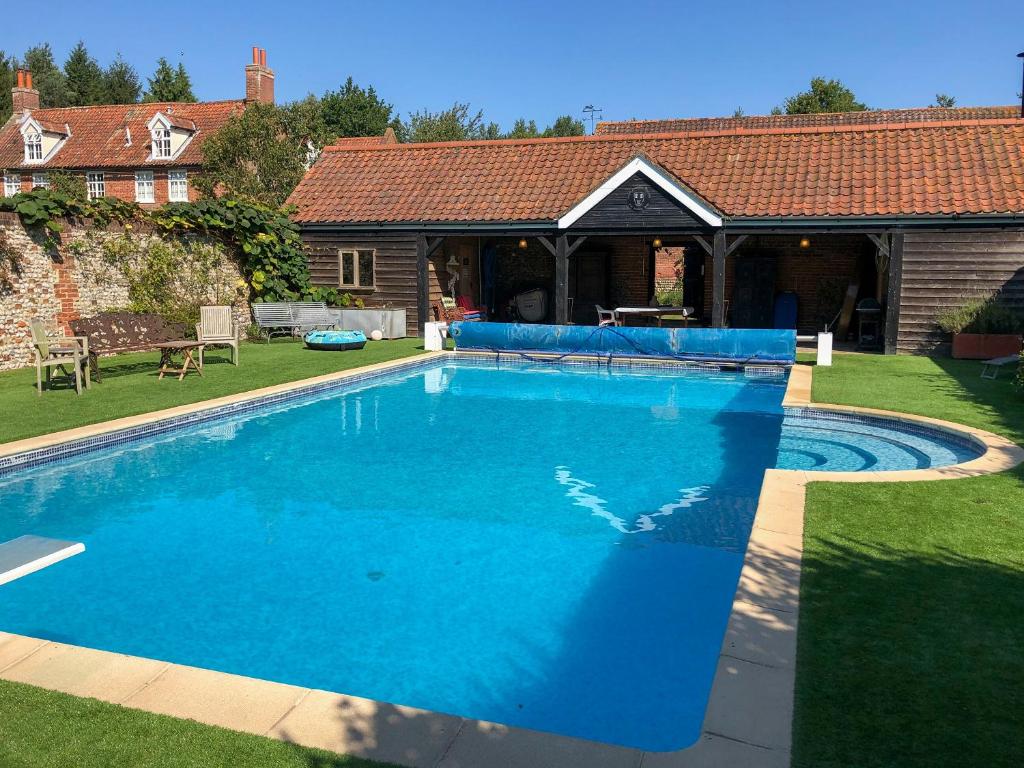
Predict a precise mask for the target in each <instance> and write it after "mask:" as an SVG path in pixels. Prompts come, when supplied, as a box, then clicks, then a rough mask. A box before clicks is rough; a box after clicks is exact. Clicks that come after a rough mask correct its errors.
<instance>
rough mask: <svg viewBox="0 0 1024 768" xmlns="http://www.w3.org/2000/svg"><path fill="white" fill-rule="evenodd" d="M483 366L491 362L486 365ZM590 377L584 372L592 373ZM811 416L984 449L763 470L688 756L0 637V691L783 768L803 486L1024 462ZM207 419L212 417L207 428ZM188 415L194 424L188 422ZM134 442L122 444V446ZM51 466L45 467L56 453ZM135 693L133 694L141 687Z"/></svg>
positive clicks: (384, 732)
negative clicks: (12, 684) (5, 684)
mask: <svg viewBox="0 0 1024 768" xmlns="http://www.w3.org/2000/svg"><path fill="white" fill-rule="evenodd" d="M450 354H451V353H444V352H442V353H435V354H430V355H422V356H417V357H415V358H412V359H403V360H399V361H394V362H390V363H382V364H377V365H375V366H368V367H366V368H360V369H355V370H353V371H344V372H341V373H339V374H330V375H328V376H326V377H318V378H317V379H309V380H305V381H302V382H294V383H291V384H287V385H280V386H278V387H269V388H266V389H263V390H256V391H253V392H248V393H243V394H240V395H233V396H230V397H227V398H219V399H217V400H211V401H206V402H203V403H196V404H193V405H190V406H183V407H181V408H174V409H169V410H167V411H160V412H157V413H154V414H145V415H141V416H135V417H130V418H128V419H119V420H117V421H115V422H106V423H104V424H98V425H93V426H91V427H83V428H79V429H75V430H69V431H67V432H62V433H56V434H54V435H48V436H46V437H44V438H33V439H31V440H25V441H19V442H18V443H9V444H7V445H3V446H0V456H3V457H10V456H12V455H16V454H19V453H20V454H24V453H25V452H29V451H39V450H47V449H49V448H52V447H53V446H55V445H56V444H58V443H61V442H65V441H69V440H82V439H86V440H88V439H89V438H95V437H97V436H105V435H111V434H117V433H118V431H119V430H121V431H123V430H131V429H136V428H140V427H143V426H144V425H147V424H155V425H160V424H162V423H163V422H165V421H167V420H172V424H171V426H169V427H168V429H174V428H177V426H176V424H177V423H178V422H173V420H174V419H175V418H179V419H182V417H184V418H183V419H182V420H183V422H184V423H183V424H182V426H185V425H187V424H191V423H197V422H199V421H203V420H207V419H210V418H215V417H216V416H219V415H220V414H221V413H222V412H223V410H222V408H223V406H233V405H235V404H239V406H240V407H241V408H243V409H244V408H246V407H247V406H248V408H253V407H260V406H262V405H264V404H265V403H267V402H277V401H278V400H274V399H273V398H275V397H277V396H278V395H281V396H282V397H281V398H280V399H282V400H284V399H292V398H295V397H302V396H305V395H306V394H315V393H317V392H320V391H322V390H323V389H328V388H334V387H338V386H343V384H344V382H356V381H365V380H367V379H370V378H374V377H376V376H379V375H382V374H383V373H390V372H394V371H396V370H403V369H408V370H415V369H416V368H418V367H421V366H427V365H430V364H432V363H433V362H434V361H436V360H437V359H444V358H448V357H450ZM460 357H462V355H461V354H460ZM484 357H488V358H489V359H493V356H487V355H485V356H484ZM588 364H590V365H593V361H589V363H588ZM601 365H604V363H601ZM661 367H664V366H661ZM811 376H812V373H811V369H810V368H809V367H807V366H795V367H794V368H793V369H792V370H791V373H790V378H789V380H788V382H787V391H786V396H785V399H784V401H783V405H784V407H786V408H795V409H800V408H809V407H810V406H811V399H810V394H811ZM814 410H815V411H817V410H828V411H831V412H841V413H849V414H854V415H859V416H861V417H871V418H879V419H885V420H892V421H898V422H900V424H901V425H902V424H908V423H909V424H916V425H921V426H922V428H924V427H925V426H927V427H928V428H930V429H933V430H935V429H938V430H940V431H944V432H948V433H950V434H953V435H960V436H963V435H967V436H968V437H969V439H970V440H973V441H975V443H976V444H977V445H979V447H985V449H986V452H985V454H984V455H983V456H981V457H980V458H978V459H975V460H973V461H970V462H967V463H965V464H961V465H957V466H954V467H945V468H940V469H935V470H908V471H901V472H874V473H856V472H802V471H793V470H780V469H769V470H767V471H766V472H765V479H764V482H763V484H762V488H761V494H760V497H759V499H758V507H757V511H756V513H755V517H754V522H753V528H752V530H751V535H750V539H749V542H748V545H747V551H746V554H745V557H744V564H743V568H742V571H741V574H740V580H739V584H738V587H737V590H736V596H735V598H734V601H733V606H732V612H731V614H730V618H729V624H728V627H727V630H726V634H725V638H724V639H723V642H722V648H721V651H720V655H719V664H718V670H717V673H716V675H715V680H714V683H713V685H712V691H711V696H710V698H709V703H708V709H707V713H706V716H705V721H704V729H703V731H704V732H703V734H702V736H701V738H700V739H699V740H698V742H697V743H696V744H695V745H694V746H692V747H689V748H688V749H683V750H679V751H677V752H662V753H654V752H642V751H639V750H635V749H627V748H622V747H615V746H611V745H606V744H600V743H597V742H592V741H585V740H581V739H572V738H568V737H563V736H558V735H554V734H548V733H542V732H538V731H529V730H525V729H519V728H510V727H507V726H502V725H498V724H495V723H486V722H482V721H476V720H469V719H465V718H458V717H454V716H451V715H445V714H440V713H436V712H427V711H424V710H416V709H413V708H409V707H400V706H396V705H392V704H387V703H383V702H377V701H372V700H369V699H361V698H358V697H353V696H346V695H344V694H337V693H330V692H326V691H316V690H311V689H305V688H296V687H294V686H290V685H285V684H281V683H273V682H268V681H265V680H256V679H253V678H245V677H239V676H237V675H230V674H227V673H223V672H216V671H212V670H203V669H196V668H192V667H185V666H183V665H178V664H170V663H166V662H159V661H154V660H152V659H143V658H138V657H131V656H125V655H122V654H117V653H110V652H106V651H97V650H92V649H88V648H82V647H78V646H72V645H66V644H63V643H56V642H50V641H45V640H40V639H36V638H30V637H24V636H20V635H12V634H5V633H2V632H0V678H2V679H5V680H16V681H19V682H24V683H28V684H32V685H37V686H40V687H43V688H49V689H52V690H58V691H64V692H66V693H71V694H74V695H80V696H82V695H84V696H92V697H96V698H105V699H106V700H108V701H115V702H116V703H119V704H123V705H125V706H128V707H133V708H136V709H144V710H146V711H151V712H158V713H162V714H170V715H173V716H178V717H187V718H190V719H194V720H197V721H199V722H203V723H208V724H211V725H218V726H221V727H226V728H231V729H234V730H240V731H245V732H248V733H256V734H259V735H264V736H269V737H271V738H276V739H280V740H283V741H287V742H291V743H296V744H301V745H303V746H310V747H319V748H322V749H327V750H330V751H343V752H346V753H348V754H352V755H357V756H362V757H367V758H370V759H376V760H383V761H388V762H395V763H400V764H404V765H408V766H412V767H413V768H419V767H420V766H424V767H427V768H468V767H469V766H479V765H504V766H530V767H531V768H533V767H534V766H538V767H540V768H544V767H545V766H551V768H555V766H559V767H562V766H570V767H571V766H579V767H580V768H583V767H584V766H586V767H587V768H604V767H605V766H607V768H711V767H712V766H723V765H744V766H750V767H751V768H783V766H788V765H789V764H790V754H791V752H790V750H791V746H792V742H791V730H792V717H793V693H794V689H795V679H796V678H795V667H796V637H797V627H798V622H799V600H800V566H801V559H802V555H803V522H804V516H803V513H804V502H805V496H806V486H807V483H808V482H812V481H821V480H829V481H838V482H886V481H892V480H935V479H950V478H960V477H970V476H975V475H980V474H988V473H991V472H998V471H1003V470H1005V469H1009V468H1011V467H1013V466H1016V465H1017V464H1019V463H1021V462H1022V461H1024V449H1021V448H1020V447H1019V446H1016V445H1014V444H1013V443H1010V442H1009V441H1007V440H1004V439H1003V438H1000V437H999V436H997V435H993V434H991V433H988V432H984V431H981V430H973V429H970V428H966V427H963V426H960V425H955V424H950V423H948V422H943V421H939V420H936V419H927V418H924V417H916V416H914V417H912V416H907V415H905V414H896V413H892V412H888V411H878V410H874V409H866V408H854V407H846V406H831V405H829V406H823V405H817V404H816V405H815V406H814ZM207 411H213V413H208V414H206V415H205V418H203V415H204V412H207ZM193 414H195V415H196V416H195V417H194V418H191V420H189V419H188V417H190V416H193ZM163 431H167V430H163ZM135 434H136V433H130V434H129V435H128V436H126V439H131V437H132V436H134V435H135ZM147 434H152V432H149V433H147ZM135 439H138V438H137V437H136V438H135ZM89 447H95V445H92V444H90V446H89ZM87 449H88V448H83V450H87ZM50 456H51V458H50V460H51V461H52V460H53V458H52V454H50ZM19 466H23V465H19ZM104 681H107V682H104ZM140 681H144V682H142V684H141V685H139V682H140Z"/></svg>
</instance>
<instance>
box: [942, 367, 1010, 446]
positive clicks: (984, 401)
mask: <svg viewBox="0 0 1024 768" xmlns="http://www.w3.org/2000/svg"><path fill="white" fill-rule="evenodd" d="M933 360H934V362H935V364H936V365H937V366H938V367H939V368H941V369H942V371H943V372H944V373H946V374H947V375H948V376H949V378H950V379H952V380H953V381H955V382H956V384H953V383H952V381H950V380H949V379H940V380H939V381H937V382H933V383H932V387H933V388H937V389H940V390H942V391H944V392H945V393H946V394H950V395H952V396H954V397H958V398H960V399H966V400H968V401H969V402H970V403H971V404H972V405H974V406H976V407H977V408H979V409H981V410H983V411H985V412H986V413H988V414H989V415H990V416H991V417H992V418H993V419H994V420H995V421H996V422H997V423H999V424H1000V425H1002V426H1003V428H1004V431H1005V432H1006V433H1008V435H1009V436H1010V437H1011V438H1012V439H1013V440H1015V441H1016V442H1018V443H1024V392H1022V391H1021V390H1020V389H1018V388H1017V387H1016V386H1015V385H1014V377H1015V376H1016V373H1017V371H1016V368H1015V367H1014V366H1012V365H1009V366H1004V368H1003V370H1001V371H1000V372H999V375H998V377H997V378H996V379H983V378H981V369H982V364H981V363H980V362H978V361H975V360H954V359H952V358H948V357H935V358H933Z"/></svg>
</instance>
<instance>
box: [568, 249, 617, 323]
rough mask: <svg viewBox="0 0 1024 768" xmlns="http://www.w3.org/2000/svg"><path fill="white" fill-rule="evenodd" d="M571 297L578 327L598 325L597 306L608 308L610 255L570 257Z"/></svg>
mask: <svg viewBox="0 0 1024 768" xmlns="http://www.w3.org/2000/svg"><path fill="white" fill-rule="evenodd" d="M569 297H570V298H571V299H572V316H571V317H570V318H569V320H570V321H571V322H573V323H575V324H576V325H597V312H596V310H595V309H594V305H595V304H600V305H601V306H603V307H606V306H608V254H606V253H595V252H593V251H591V252H589V253H586V252H584V253H579V254H575V255H573V256H571V257H569Z"/></svg>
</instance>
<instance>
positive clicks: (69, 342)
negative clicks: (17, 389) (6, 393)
mask: <svg viewBox="0 0 1024 768" xmlns="http://www.w3.org/2000/svg"><path fill="white" fill-rule="evenodd" d="M29 327H30V328H31V330H32V346H33V351H34V352H35V360H36V389H37V390H38V392H39V395H40V396H42V394H43V369H44V368H45V369H46V383H47V385H49V384H50V379H51V373H52V371H53V369H54V368H57V369H58V370H60V372H61V373H63V374H64V375H65V376H66V377H67V378H68V381H69V382H70V381H71V379H72V378H74V381H75V391H76V392H77V393H78V394H82V379H85V387H86V389H88V388H89V386H90V384H91V382H90V378H89V339H88V337H86V336H62V335H58V334H55V333H50V332H48V331H47V330H46V327H45V326H44V325H43V321H42V320H33V321H32V322H31V323H29ZM69 365H70V366H71V367H72V368H71V370H70V371H69V370H68V368H67V366H69Z"/></svg>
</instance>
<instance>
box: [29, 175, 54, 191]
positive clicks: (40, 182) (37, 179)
mask: <svg viewBox="0 0 1024 768" xmlns="http://www.w3.org/2000/svg"><path fill="white" fill-rule="evenodd" d="M37 188H38V189H49V188H50V179H49V177H48V176H47V175H46V174H45V173H33V174H32V189H37Z"/></svg>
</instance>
